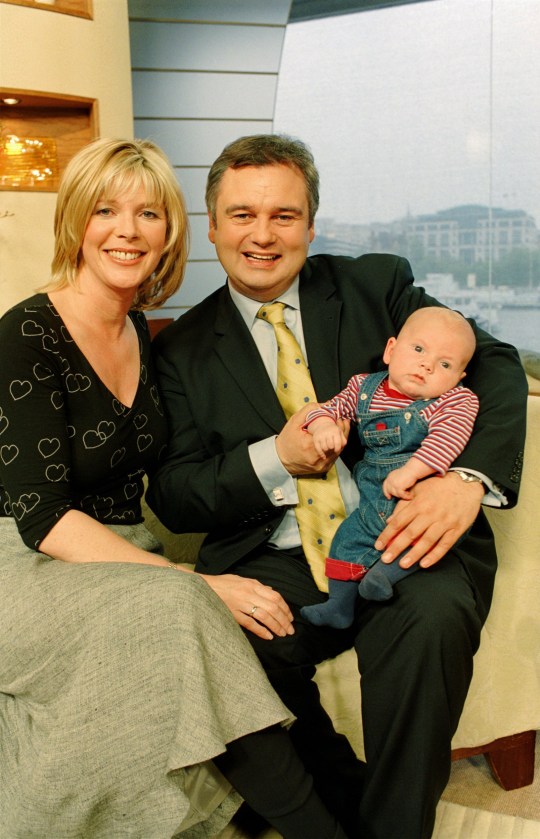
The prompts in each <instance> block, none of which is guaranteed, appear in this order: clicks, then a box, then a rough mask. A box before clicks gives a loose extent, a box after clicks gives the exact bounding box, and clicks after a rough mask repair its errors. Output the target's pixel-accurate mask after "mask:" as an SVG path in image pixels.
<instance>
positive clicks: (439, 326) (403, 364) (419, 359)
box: [384, 319, 468, 399]
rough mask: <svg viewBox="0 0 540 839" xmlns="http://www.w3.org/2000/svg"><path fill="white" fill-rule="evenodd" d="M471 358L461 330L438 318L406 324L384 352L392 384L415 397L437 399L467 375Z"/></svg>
mask: <svg viewBox="0 0 540 839" xmlns="http://www.w3.org/2000/svg"><path fill="white" fill-rule="evenodd" d="M467 360H468V358H467V357H466V348H465V345H464V342H463V340H462V338H461V335H460V333H459V332H458V331H456V330H454V329H452V327H451V326H449V325H448V324H447V323H441V322H440V321H438V320H437V319H434V320H433V322H431V323H428V322H426V319H423V321H422V322H421V323H417V324H414V325H413V324H411V325H410V326H407V325H405V327H404V328H403V329H402V330H401V332H400V334H399V335H398V337H397V338H390V340H389V341H388V343H387V345H386V350H385V353H384V361H385V363H386V364H388V380H389V385H390V387H391V388H392V389H393V390H397V391H399V392H400V393H404V394H405V395H406V396H409V397H411V398H412V399H433V398H434V397H436V396H441V394H443V393H445V392H446V391H447V390H451V388H453V387H455V386H456V385H457V384H458V382H460V381H461V379H462V378H463V377H464V375H465V373H464V368H465V366H466V363H467Z"/></svg>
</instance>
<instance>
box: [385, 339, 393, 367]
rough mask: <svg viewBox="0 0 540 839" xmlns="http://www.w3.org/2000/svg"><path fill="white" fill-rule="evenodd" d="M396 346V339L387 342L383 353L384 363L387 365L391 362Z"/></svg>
mask: <svg viewBox="0 0 540 839" xmlns="http://www.w3.org/2000/svg"><path fill="white" fill-rule="evenodd" d="M395 346H396V339H395V338H389V339H388V341H387V342H386V347H385V348H384V352H383V361H384V363H385V364H388V363H389V362H390V359H391V357H392V353H393V351H394V347H395Z"/></svg>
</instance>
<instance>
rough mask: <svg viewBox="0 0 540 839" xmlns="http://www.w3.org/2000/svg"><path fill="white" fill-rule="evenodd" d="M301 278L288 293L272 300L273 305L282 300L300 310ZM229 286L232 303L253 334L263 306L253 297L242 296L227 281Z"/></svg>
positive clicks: (296, 280) (292, 307)
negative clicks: (258, 314) (258, 313)
mask: <svg viewBox="0 0 540 839" xmlns="http://www.w3.org/2000/svg"><path fill="white" fill-rule="evenodd" d="M299 283H300V280H299V277H296V278H295V279H294V280H293V282H292V283H291V285H290V286H289V288H288V289H287V291H284V292H283V294H280V295H279V297H276V298H275V299H274V300H271V301H270V302H271V303H275V302H276V300H280V301H281V302H282V303H285V305H287V306H289V307H290V308H291V309H297V310H299V309H300V293H299V290H298V288H299ZM227 285H228V287H229V293H230V295H231V298H232V301H233V303H234V305H235V306H236V308H237V309H238V311H239V312H240V314H241V315H242V317H243V318H244V321H245V323H246V326H247V328H248V329H249V331H250V332H251V330H252V329H253V324H254V323H255V321H256V320H257V312H258V311H259V309H260V308H261V306H262V305H263V304H262V303H260V302H259V301H258V300H252V299H251V297H246V296H245V294H241V293H240V292H239V291H237V289H235V288H233V287H232V285H231V283H230V282H229V281H228V280H227Z"/></svg>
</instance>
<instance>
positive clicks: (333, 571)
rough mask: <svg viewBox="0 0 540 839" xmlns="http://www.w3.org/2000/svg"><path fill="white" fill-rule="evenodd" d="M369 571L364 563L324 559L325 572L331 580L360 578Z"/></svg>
mask: <svg viewBox="0 0 540 839" xmlns="http://www.w3.org/2000/svg"><path fill="white" fill-rule="evenodd" d="M368 571H369V568H366V566H365V565H357V564H356V563H355V562H345V561H344V560H343V559H330V557H327V559H326V567H325V573H326V576H327V577H329V578H330V579H331V580H361V579H362V577H363V576H365V574H367V572H368Z"/></svg>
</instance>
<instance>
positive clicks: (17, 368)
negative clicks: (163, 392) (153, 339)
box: [0, 294, 167, 550]
mask: <svg viewBox="0 0 540 839" xmlns="http://www.w3.org/2000/svg"><path fill="white" fill-rule="evenodd" d="M130 317H131V319H132V321H133V324H134V326H135V328H136V330H137V335H138V338H139V347H140V354H141V369H140V378H139V386H138V390H137V393H136V396H135V400H134V402H133V405H132V406H131V407H130V408H129V407H127V406H126V405H122V404H121V403H120V402H119V401H118V399H116V398H115V396H114V395H113V394H112V393H111V392H110V391H109V390H108V388H107V387H106V386H105V385H104V384H103V382H102V381H101V380H100V379H99V377H98V376H97V374H96V373H95V371H94V370H93V368H92V367H91V366H90V364H89V363H88V361H87V359H86V357H85V356H84V355H83V353H82V352H81V351H80V350H79V348H78V346H77V344H76V343H75V342H74V341H73V339H72V338H71V336H70V334H69V332H68V330H67V329H66V326H65V324H64V323H63V321H62V319H61V317H60V315H59V314H58V312H57V311H56V309H55V308H54V306H53V305H52V303H51V302H50V300H49V298H48V297H47V295H45V294H36V295H34V296H33V297H30V298H28V299H27V300H23V301H22V302H21V303H19V304H17V305H16V306H14V307H13V308H12V309H10V310H9V311H8V312H6V314H5V315H4V316H3V317H2V318H1V319H0V358H1V361H0V516H13V517H14V518H15V520H16V522H17V526H18V528H19V532H20V534H21V537H22V539H23V540H24V542H25V544H26V545H28V547H30V548H33V549H34V550H37V548H38V546H39V544H40V542H41V540H42V539H43V538H44V537H45V536H46V534H47V533H48V532H49V530H50V529H51V528H52V527H53V525H54V524H55V523H56V522H57V521H58V519H59V518H60V517H61V516H62V515H63V514H64V513H65V512H66V511H67V510H70V509H77V510H82V511H83V512H85V513H87V514H88V515H90V516H92V517H93V518H95V519H97V520H98V521H101V522H103V523H104V524H134V523H136V522H140V521H142V515H141V505H140V499H141V497H142V494H143V482H142V479H143V475H144V473H145V472H151V471H152V470H153V469H154V468H155V467H156V465H157V462H158V460H159V457H160V455H161V454H162V453H163V451H164V449H165V445H166V436H167V429H166V422H165V418H164V411H163V406H162V404H161V401H160V398H159V394H158V390H157V385H156V377H155V373H154V369H153V366H152V362H151V356H150V339H149V334H148V328H147V325H146V319H145V317H144V315H143V314H142V313H141V312H131V313H130Z"/></svg>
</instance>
